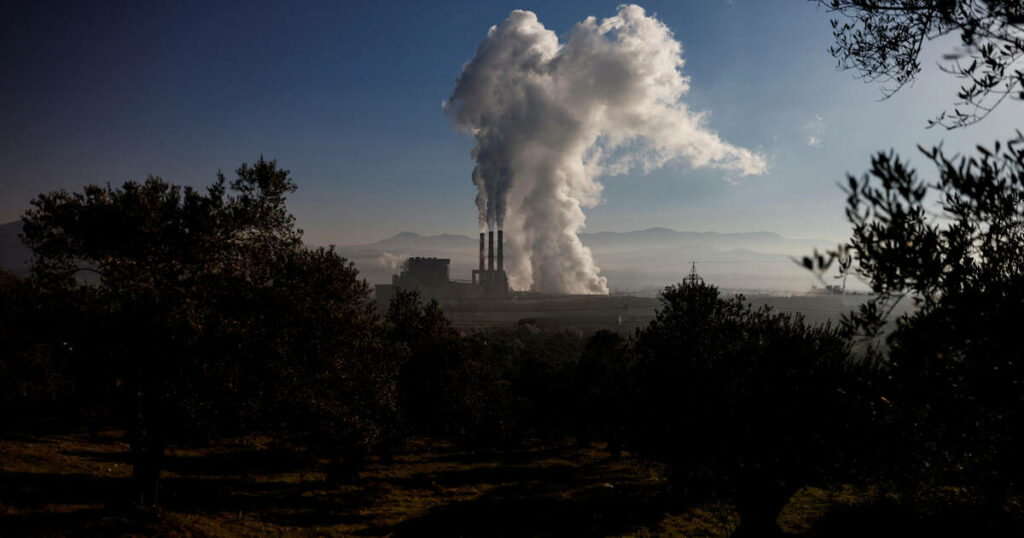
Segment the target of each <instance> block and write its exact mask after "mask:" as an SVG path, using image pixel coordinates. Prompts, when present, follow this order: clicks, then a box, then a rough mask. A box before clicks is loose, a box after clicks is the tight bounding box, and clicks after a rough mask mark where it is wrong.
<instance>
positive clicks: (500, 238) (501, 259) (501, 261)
mask: <svg viewBox="0 0 1024 538" xmlns="http://www.w3.org/2000/svg"><path fill="white" fill-rule="evenodd" d="M504 235H505V232H504V231H502V230H498V271H504V270H505V269H504V266H505V254H504V253H503V252H502V244H503V243H505V241H504V237H503V236H504Z"/></svg>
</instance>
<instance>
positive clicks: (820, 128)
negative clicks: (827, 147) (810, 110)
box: [803, 114, 825, 148]
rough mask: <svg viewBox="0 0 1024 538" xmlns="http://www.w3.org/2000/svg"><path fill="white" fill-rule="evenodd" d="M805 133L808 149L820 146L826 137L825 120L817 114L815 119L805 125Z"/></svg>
mask: <svg viewBox="0 0 1024 538" xmlns="http://www.w3.org/2000/svg"><path fill="white" fill-rule="evenodd" d="M803 131H804V132H806V133H807V146H808V147H812V148H813V147H815V146H818V145H820V144H821V141H822V140H823V139H824V137H825V119H824V118H822V117H821V115H820V114H815V115H814V118H813V119H811V120H810V121H808V122H807V123H805V124H804V126H803Z"/></svg>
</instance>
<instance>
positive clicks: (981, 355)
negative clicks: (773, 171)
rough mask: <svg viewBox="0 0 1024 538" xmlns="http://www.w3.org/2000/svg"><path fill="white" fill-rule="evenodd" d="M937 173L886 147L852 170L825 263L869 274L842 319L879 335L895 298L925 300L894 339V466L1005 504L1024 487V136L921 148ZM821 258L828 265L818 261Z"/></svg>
mask: <svg viewBox="0 0 1024 538" xmlns="http://www.w3.org/2000/svg"><path fill="white" fill-rule="evenodd" d="M922 151H923V152H924V153H925V155H926V156H927V157H928V158H929V159H930V160H931V161H932V162H933V163H934V164H935V166H936V168H937V172H938V173H937V177H935V178H934V179H924V178H921V177H920V176H919V175H918V174H917V173H916V172H915V171H914V170H913V169H911V168H910V167H909V166H908V165H907V164H906V163H905V162H904V161H902V160H900V159H899V158H898V157H897V156H896V155H894V154H892V153H882V154H879V155H877V156H876V157H875V158H874V159H872V167H871V171H870V173H869V174H865V175H864V176H863V177H862V178H859V179H858V178H855V177H852V176H851V177H850V178H849V188H848V191H847V192H848V195H849V197H848V199H847V216H848V218H849V219H850V221H851V222H852V224H853V237H852V239H851V241H850V243H849V244H848V245H845V246H843V247H841V248H840V249H838V250H837V251H835V252H832V253H831V254H830V256H828V257H827V258H823V259H822V260H820V261H819V262H815V261H814V260H812V259H810V258H808V259H805V264H806V265H808V266H809V267H814V268H816V269H818V270H822V269H824V268H827V267H828V266H829V264H830V263H831V262H832V261H834V260H836V259H838V260H840V269H841V271H842V272H845V273H849V274H855V275H857V276H859V277H860V278H863V279H864V280H866V281H867V282H869V283H870V284H871V286H872V288H873V291H874V292H875V293H876V294H877V297H876V298H875V299H874V300H872V301H870V302H869V303H867V304H865V305H863V306H862V307H861V308H860V310H859V311H857V312H855V313H853V314H852V315H850V316H849V317H847V318H846V320H845V323H846V326H847V328H848V329H849V330H850V331H852V332H856V333H860V334H864V335H878V334H879V333H880V331H881V330H882V329H883V326H884V324H885V323H886V322H887V321H888V314H889V312H890V311H891V309H892V306H893V305H894V304H895V303H896V301H898V300H901V299H902V298H904V297H909V298H910V299H911V300H913V301H915V302H916V303H917V304H918V309H917V310H915V311H913V312H911V313H908V314H905V315H903V316H901V317H899V318H898V319H896V320H895V326H894V327H892V330H891V332H890V333H889V334H888V336H887V337H886V343H887V346H886V348H887V349H886V350H885V351H886V353H885V356H886V358H887V367H888V371H889V375H890V377H889V378H890V380H891V382H890V383H888V386H887V388H886V391H887V394H886V396H887V398H888V400H889V401H891V402H892V403H893V407H892V408H891V410H890V413H889V416H890V419H891V421H892V423H893V424H894V426H895V429H896V430H897V431H898V432H899V435H898V436H899V441H898V443H897V444H898V445H900V446H902V447H904V448H903V450H901V451H898V453H895V454H894V456H897V457H896V458H895V460H896V461H894V464H895V465H894V469H897V470H896V471H895V474H896V475H897V476H898V477H902V478H909V477H913V478H914V479H915V480H916V481H917V482H918V483H929V482H931V483H937V484H948V483H959V484H961V485H962V486H964V487H970V488H973V489H974V490H975V491H976V492H977V493H979V494H983V495H985V496H988V497H989V498H992V499H994V500H996V501H997V502H998V500H999V499H1001V498H1003V497H1002V495H1005V494H1006V493H1007V492H1020V491H1022V490H1024V465H1021V463H1020V459H1019V454H1020V452H1021V450H1024V435H1022V433H1021V432H1024V405H1022V403H1021V399H1020V394H1021V388H1022V387H1024V361H1022V360H1021V359H1022V357H1024V352H1022V351H1021V346H1020V339H1019V337H1018V332H1019V330H1020V327H1019V324H1020V320H1021V319H1024V137H1022V136H1021V135H1020V134H1019V133H1018V136H1017V138H1016V139H1013V140H1011V141H1010V142H1009V143H1006V144H999V143H996V144H994V145H993V146H992V147H989V148H985V147H980V146H979V147H978V148H977V154H976V155H973V156H954V157H951V156H947V155H946V154H944V153H943V152H942V151H941V149H938V148H936V149H931V150H923V149H922ZM822 262H823V263H822Z"/></svg>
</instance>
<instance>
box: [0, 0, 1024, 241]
mask: <svg viewBox="0 0 1024 538" xmlns="http://www.w3.org/2000/svg"><path fill="white" fill-rule="evenodd" d="M619 3H620V2H619V1H618V0H616V1H606V2H596V1H588V2H572V1H565V0H562V1H558V2H550V3H548V2H535V1H524V2H486V1H481V0H474V1H470V2H443V1H437V2H382V1H366V2H355V1H352V2H344V1H342V2H281V3H269V2H266V3H262V2H237V3H215V2H195V3H188V2H173V3H172V2H124V3H118V2H68V3H66V4H60V3H53V2H27V1H26V2H3V3H2V4H0V5H2V7H0V17H2V18H3V20H4V31H3V32H0V72H2V74H3V75H2V77H0V222H7V221H10V220H14V219H16V218H18V216H19V215H20V214H21V212H22V211H24V209H25V208H26V207H27V206H28V201H29V200H30V199H31V198H32V197H33V195H34V194H36V193H38V192H42V191H48V190H53V189H59V188H67V189H77V188H79V187H81V186H82V185H85V184H87V183H90V182H100V183H105V182H108V181H109V182H111V183H115V184H116V183H120V182H123V181H125V180H130V179H134V180H142V179H144V178H145V177H146V176H147V175H148V174H153V175H158V176H161V177H163V178H164V179H167V180H169V181H173V182H178V183H185V184H191V185H196V186H202V185H205V184H207V183H209V182H210V181H212V180H213V178H214V176H215V173H216V171H217V170H218V169H221V170H224V171H225V172H229V173H230V172H231V171H232V170H233V169H234V168H236V167H237V166H238V165H239V164H240V163H241V162H245V161H252V160H254V159H256V158H257V157H259V156H260V155H264V156H266V157H267V158H276V159H277V160H278V162H279V163H280V164H281V165H282V166H283V167H285V168H287V169H289V170H291V171H292V176H293V177H294V179H295V180H296V182H297V183H298V185H299V192H297V193H296V194H295V195H294V196H293V197H292V199H291V201H290V203H289V206H290V208H291V209H292V211H293V212H294V213H295V214H296V215H297V217H298V219H299V224H300V226H301V227H302V228H304V229H305V230H306V233H307V240H308V241H309V242H311V243H316V244H327V243H335V244H351V243H359V242H370V241H374V240H376V239H379V238H382V237H385V236H388V235H393V234H395V233H397V232H400V231H404V230H413V231H417V232H420V233H440V232H450V233H466V234H472V233H475V232H476V230H477V211H476V208H475V206H474V203H473V198H474V196H475V193H476V189H475V187H474V186H473V184H472V183H471V181H470V174H471V171H472V168H473V161H472V159H471V158H470V156H469V150H470V148H471V147H472V144H473V141H472V140H471V138H470V137H469V136H467V135H466V134H464V133H460V132H458V131H456V130H455V129H454V128H453V127H452V124H451V122H450V121H449V120H448V119H447V118H446V117H445V115H444V114H443V112H442V109H441V103H442V101H444V100H445V99H447V98H448V97H449V96H450V95H451V92H452V90H453V88H454V84H455V78H456V77H457V76H458V75H459V73H460V71H461V68H462V65H463V63H465V62H467V61H468V60H470V59H471V58H472V57H473V55H474V52H475V51H476V48H477V46H478V45H479V43H480V42H481V40H482V39H483V38H484V36H485V35H486V33H487V30H488V28H489V27H490V26H491V25H494V24H499V23H501V22H502V21H503V20H504V19H505V18H506V17H507V16H508V14H509V12H510V11H511V10H513V9H527V10H531V11H534V12H535V13H536V14H537V16H538V18H539V19H540V22H541V23H543V24H544V25H545V26H546V27H547V28H550V29H552V30H554V31H556V32H557V33H558V34H559V35H567V34H568V33H569V31H570V30H571V29H572V27H573V25H574V24H575V23H577V22H579V21H581V20H583V19H584V18H585V17H586V16H588V15H595V16H597V17H598V18H599V19H600V18H603V17H608V16H611V15H614V14H615V12H616V6H617V4H619ZM640 5H642V6H643V7H644V8H646V9H647V11H648V13H653V14H656V15H657V17H658V18H659V19H660V20H662V21H663V22H664V23H665V24H667V25H668V27H669V28H671V29H672V31H673V32H674V33H675V37H676V39H678V40H679V41H681V42H682V44H683V56H684V58H685V60H686V64H685V66H684V68H683V72H684V74H685V75H687V76H689V77H690V85H691V89H690V92H689V94H688V95H687V96H686V97H685V98H684V100H685V101H686V102H687V103H688V105H689V106H690V107H691V108H693V109H696V110H704V111H708V112H710V114H711V115H710V119H709V126H710V128H711V129H712V130H713V131H715V132H717V133H718V134H719V135H720V136H721V137H722V138H723V139H725V140H727V141H729V142H730V143H733V144H736V145H738V146H742V147H746V148H750V149H754V150H758V151H760V152H761V153H763V154H764V155H765V156H766V157H767V159H768V162H769V167H770V168H769V171H768V173H767V174H765V175H760V176H752V177H747V178H744V179H743V180H742V181H740V182H737V183H730V182H728V181H725V180H724V179H723V173H722V172H721V171H720V170H714V169H701V170H692V169H690V168H689V167H688V166H686V165H685V164H682V163H670V164H668V165H667V166H665V167H663V168H661V169H659V170H656V171H653V172H650V173H647V174H642V173H632V174H627V175H623V176H615V177H609V178H605V179H602V180H601V181H602V183H604V187H605V188H604V194H603V198H604V201H603V202H602V203H601V204H600V205H599V206H597V207H595V208H593V209H590V210H588V211H587V219H588V220H587V229H588V230H589V231H599V230H618V231H625V230H632V229H640V228H647V227H652V226H665V227H671V228H676V229H683V230H714V231H749V230H770V231H775V232H779V233H782V234H784V235H787V236H791V237H813V238H817V237H824V238H836V239H839V238H842V237H844V236H845V235H846V231H845V230H846V226H845V222H844V220H843V215H842V207H843V195H842V193H841V192H840V190H839V188H838V187H837V183H839V182H840V181H842V180H843V178H844V177H845V173H846V172H855V173H857V174H860V173H861V172H863V171H864V170H866V169H867V167H868V165H869V160H870V155H871V153H872V152H873V151H876V150H881V149H888V148H896V149H897V150H898V151H901V152H903V153H904V154H905V155H907V156H911V155H912V156H913V157H914V160H915V161H917V162H920V161H921V159H920V158H919V157H917V153H916V150H915V149H914V148H915V146H916V144H918V143H923V144H925V145H931V144H934V143H936V142H938V141H939V140H942V139H945V140H946V147H947V148H950V149H958V148H969V147H972V146H973V144H974V143H975V141H984V142H986V143H989V142H991V141H993V140H995V139H1005V138H1007V137H1009V136H1010V135H1011V134H1012V133H1013V128H1014V127H1015V126H1017V125H1019V124H1020V119H1021V118H1022V117H1024V106H1022V105H1021V104H1019V103H1010V104H1007V105H1004V106H1003V107H1002V108H1000V109H998V110H997V113H996V115H994V116H993V117H990V118H989V119H987V120H986V121H985V122H983V123H982V124H980V125H978V126H975V127H972V128H970V129H969V130H967V131H955V132H952V133H950V132H946V131H941V130H935V129H933V130H926V129H925V128H924V127H925V124H926V120H927V119H929V118H931V117H933V116H934V115H935V114H937V113H938V112H940V111H941V110H942V109H943V108H944V107H945V106H947V105H949V104H951V102H952V100H953V89H954V88H955V81H953V80H950V79H949V78H948V77H946V76H944V75H941V74H939V73H937V70H936V69H935V68H934V67H933V65H934V64H933V62H928V61H926V62H925V68H926V71H925V74H924V76H923V77H922V78H921V79H920V80H919V81H918V82H917V84H915V85H914V86H913V87H909V88H905V89H904V90H903V91H902V92H901V93H899V94H897V96H896V97H894V98H892V99H889V100H887V101H883V102H879V98H880V94H879V91H878V87H877V86H871V85H865V84H863V83H861V82H860V81H858V80H855V79H854V78H853V74H852V73H849V72H837V71H836V70H835V69H834V60H833V59H832V58H831V57H830V56H829V54H828V52H827V49H828V46H829V44H830V43H831V41H832V36H831V28H830V26H829V24H828V19H829V15H828V13H826V12H825V11H824V10H822V9H821V8H818V7H816V6H815V5H812V4H810V3H806V2H802V1H800V0H774V1H767V0H734V1H731V2H730V1H725V0H689V1H681V0H676V1H670V2H641V3H640ZM942 52H945V48H943V47H941V46H936V47H932V48H931V49H930V50H928V51H927V53H928V56H929V57H930V58H938V57H939V56H940V55H941V53H942ZM922 171H926V172H927V171H929V169H927V168H922Z"/></svg>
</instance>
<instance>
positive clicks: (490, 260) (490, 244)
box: [487, 230, 494, 271]
mask: <svg viewBox="0 0 1024 538" xmlns="http://www.w3.org/2000/svg"><path fill="white" fill-rule="evenodd" d="M487 270H488V271H493V270H494V230H491V231H489V232H487Z"/></svg>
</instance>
